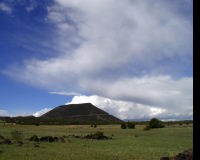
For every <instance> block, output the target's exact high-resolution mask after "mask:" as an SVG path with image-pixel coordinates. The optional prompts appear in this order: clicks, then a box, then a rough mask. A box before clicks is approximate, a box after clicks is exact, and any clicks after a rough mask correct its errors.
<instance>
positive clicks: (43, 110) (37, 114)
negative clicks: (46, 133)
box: [33, 108, 52, 117]
mask: <svg viewBox="0 0 200 160" xmlns="http://www.w3.org/2000/svg"><path fill="white" fill-rule="evenodd" d="M50 110H52V108H44V109H41V110H40V111H37V112H35V113H34V114H33V116H35V117H40V116H41V115H43V114H45V113H47V112H49V111H50Z"/></svg>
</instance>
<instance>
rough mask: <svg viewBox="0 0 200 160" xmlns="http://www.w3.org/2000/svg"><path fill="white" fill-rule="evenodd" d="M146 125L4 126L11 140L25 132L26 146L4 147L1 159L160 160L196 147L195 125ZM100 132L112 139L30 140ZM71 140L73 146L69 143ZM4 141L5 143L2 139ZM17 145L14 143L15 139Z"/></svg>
mask: <svg viewBox="0 0 200 160" xmlns="http://www.w3.org/2000/svg"><path fill="white" fill-rule="evenodd" d="M143 128H144V126H142V125H136V129H121V128H120V125H101V126H100V125H99V126H97V128H91V127H90V125H76V126H75V125H74V126H72V125H70V126H25V125H6V126H3V125H0V135H2V136H4V137H6V138H10V139H11V137H12V136H11V133H12V131H15V130H17V131H21V132H22V133H23V142H24V145H23V146H17V144H16V143H13V144H11V145H6V144H0V160H114V159H115V157H118V159H119V160H159V159H160V157H163V156H172V155H176V154H177V153H179V152H182V151H183V150H185V149H188V148H191V147H192V146H193V128H192V126H184V125H183V126H175V127H170V126H169V127H166V128H161V129H151V130H149V131H143ZM96 131H102V132H104V135H106V136H111V135H112V134H114V137H113V139H112V140H87V139H76V138H65V140H66V143H62V142H53V143H48V142H40V143H39V146H40V147H38V148H36V147H34V144H35V142H30V141H28V140H27V138H29V137H30V136H32V135H34V134H36V135H38V136H39V137H41V136H47V135H48V136H63V135H70V134H75V135H87V134H89V133H94V132H96ZM67 139H70V140H71V143H68V142H67ZM0 141H1V140H0ZM13 142H14V140H13Z"/></svg>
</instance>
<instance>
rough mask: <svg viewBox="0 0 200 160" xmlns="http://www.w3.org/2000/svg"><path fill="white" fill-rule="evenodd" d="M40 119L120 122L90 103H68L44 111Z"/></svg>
mask: <svg viewBox="0 0 200 160" xmlns="http://www.w3.org/2000/svg"><path fill="white" fill-rule="evenodd" d="M39 118H40V119H46V120H65V121H66V120H68V121H80V122H83V121H100V122H101V121H104V122H105V121H106V122H121V120H120V119H118V118H116V117H114V116H112V115H109V114H108V113H107V112H105V111H103V110H101V109H99V108H97V107H95V106H94V105H92V104H91V103H82V104H68V105H62V106H58V107H56V108H54V109H53V110H51V111H49V112H47V113H45V114H44V115H42V116H41V117H39Z"/></svg>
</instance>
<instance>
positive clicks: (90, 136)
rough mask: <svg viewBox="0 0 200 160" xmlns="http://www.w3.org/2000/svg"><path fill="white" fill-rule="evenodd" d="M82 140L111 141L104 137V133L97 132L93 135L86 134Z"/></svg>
mask: <svg viewBox="0 0 200 160" xmlns="http://www.w3.org/2000/svg"><path fill="white" fill-rule="evenodd" d="M84 138H87V139H112V138H109V137H107V136H104V133H103V132H101V131H97V132H96V133H93V134H92V133H91V134H88V135H87V136H85V137H84Z"/></svg>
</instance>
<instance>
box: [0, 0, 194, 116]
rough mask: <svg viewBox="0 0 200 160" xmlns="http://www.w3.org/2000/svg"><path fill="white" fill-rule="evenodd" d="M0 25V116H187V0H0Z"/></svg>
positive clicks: (190, 9)
mask: <svg viewBox="0 0 200 160" xmlns="http://www.w3.org/2000/svg"><path fill="white" fill-rule="evenodd" d="M0 24H1V25H0V90H1V92H0V116H7V115H9V116H15V115H30V114H34V115H35V116H40V115H41V114H43V113H45V112H47V111H49V110H50V109H52V108H54V107H56V106H58V105H62V104H69V103H85V102H90V103H93V104H94V105H96V106H97V107H99V108H101V109H104V110H105V111H107V112H108V113H110V114H113V115H114V116H117V117H118V118H121V119H149V118H152V117H158V118H160V119H165V120H167V119H192V117H193V1H192V0H182V1H179V0H173V1H171V0H165V1H163V0H143V1H141V0H123V1H122V0H45V1H39V0H0Z"/></svg>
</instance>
